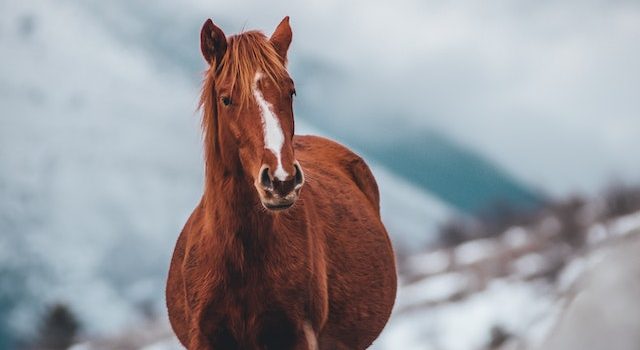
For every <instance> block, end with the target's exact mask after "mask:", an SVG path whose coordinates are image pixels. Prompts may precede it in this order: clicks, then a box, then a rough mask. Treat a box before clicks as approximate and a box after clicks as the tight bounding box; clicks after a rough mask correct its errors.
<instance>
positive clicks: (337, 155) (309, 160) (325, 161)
mask: <svg viewBox="0 0 640 350" xmlns="http://www.w3.org/2000/svg"><path fill="white" fill-rule="evenodd" d="M294 148H295V150H296V158H297V159H298V160H299V161H300V163H301V164H302V167H303V169H304V168H305V167H306V165H310V166H311V167H312V168H313V166H314V165H316V166H322V167H323V168H325V169H327V168H328V169H329V170H331V169H335V170H338V171H342V172H344V173H345V175H347V176H348V177H349V178H351V179H352V180H353V182H354V183H355V184H356V186H358V188H359V189H360V190H361V191H362V192H363V193H364V194H365V195H366V196H367V198H368V199H369V201H370V202H371V204H372V205H373V206H374V208H375V209H376V211H378V212H379V210H380V194H379V192H378V184H377V183H376V180H375V178H374V177H373V174H372V173H371V170H370V169H369V166H368V165H367V163H366V162H365V161H364V159H362V157H360V156H359V155H357V154H356V153H354V152H353V151H351V150H350V149H349V148H347V147H345V146H343V145H341V144H339V143H338V142H336V141H333V140H330V139H327V138H324V137H320V136H313V135H304V136H298V135H296V136H295V137H294ZM311 170H312V169H311Z"/></svg>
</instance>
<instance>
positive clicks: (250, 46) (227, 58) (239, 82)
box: [199, 31, 287, 166]
mask: <svg viewBox="0 0 640 350" xmlns="http://www.w3.org/2000/svg"><path fill="white" fill-rule="evenodd" d="M210 63H211V66H210V67H209V69H208V70H207V71H206V73H205V79H204V85H203V88H202V95H201V97H200V105H199V108H200V109H202V110H203V116H202V129H203V133H204V139H205V141H204V144H205V158H206V159H205V162H206V164H207V166H209V163H210V161H213V159H211V154H210V152H213V153H214V154H215V153H216V152H218V147H219V144H218V140H217V139H218V136H219V135H218V134H217V133H218V125H217V124H218V121H217V110H216V106H217V99H218V96H217V94H216V81H223V80H224V81H230V82H231V86H230V89H231V91H235V90H237V91H238V92H239V94H238V97H239V101H233V103H234V104H235V103H237V104H239V105H242V104H244V103H248V102H249V101H250V98H251V96H252V91H251V86H252V84H253V79H254V77H255V74H256V72H258V71H260V72H261V73H262V74H264V76H265V77H266V78H268V79H270V80H272V81H273V82H274V85H275V86H276V87H277V86H278V83H277V81H278V80H280V79H282V78H284V77H286V76H287V69H286V67H285V64H286V62H284V61H283V59H282V58H281V57H280V55H278V53H277V52H276V50H275V49H274V48H273V45H272V44H271V43H270V42H269V39H268V38H267V37H266V36H265V35H264V34H263V33H262V32H259V31H248V32H244V33H240V34H238V35H234V36H230V37H228V38H227V49H226V51H225V54H224V56H223V57H222V59H221V61H220V62H215V58H214V62H210Z"/></svg>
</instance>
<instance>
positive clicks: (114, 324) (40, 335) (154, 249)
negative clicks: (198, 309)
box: [0, 0, 640, 350]
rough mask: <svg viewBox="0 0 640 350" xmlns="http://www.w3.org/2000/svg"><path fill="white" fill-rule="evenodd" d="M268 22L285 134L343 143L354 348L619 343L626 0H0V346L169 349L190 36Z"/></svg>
mask: <svg viewBox="0 0 640 350" xmlns="http://www.w3.org/2000/svg"><path fill="white" fill-rule="evenodd" d="M285 15H290V16H291V24H292V27H293V32H294V40H293V44H292V47H291V49H290V51H289V57H290V63H289V69H290V73H291V75H292V77H293V78H294V80H295V82H296V89H297V98H296V101H295V112H296V121H297V123H296V126H297V127H298V129H297V132H298V133H300V134H305V133H313V134H320V135H324V136H328V137H331V138H334V139H336V140H338V141H340V142H341V143H344V144H346V145H348V146H350V147H352V148H353V149H355V150H356V151H357V152H359V153H360V154H362V155H363V156H364V157H365V159H366V160H367V161H368V162H369V164H370V165H371V167H372V168H373V171H374V173H375V175H376V177H377V179H378V182H379V186H380V190H381V195H382V215H383V220H384V222H385V224H386V225H387V228H388V231H389V232H390V234H391V236H392V240H393V242H394V244H395V248H396V252H397V259H398V264H399V270H400V271H399V272H400V290H399V294H398V300H397V303H396V308H395V311H394V314H393V316H392V319H391V321H390V323H389V324H388V326H387V328H386V329H385V331H384V332H383V334H382V335H381V337H380V338H379V339H378V340H377V341H376V343H374V346H373V348H374V349H539V348H540V349H603V348H606V349H636V350H637V349H638V348H640V255H639V254H638V252H639V251H640V231H639V228H640V187H638V185H640V161H639V160H640V156H639V154H638V150H640V3H639V2H637V1H634V0H629V1H625V0H616V1H604V0H562V1H534V2H532V1H522V0H516V1H502V0H500V1H493V2H486V1H479V0H463V1H455V2H451V1H444V0H428V1H418V0H397V1H393V2H392V1H355V2H343V1H335V0H332V1H327V0H323V1H319V0H315V1H305V2H302V1H279V2H260V1H251V2H238V1H218V0H207V1H196V0H186V1H180V2H176V1H169V0H158V1H154V2H148V1H141V0H113V1H99V0H85V1H68V0H56V1H53V0H20V1H18V0H14V1H10V0H0V59H1V64H0V349H64V348H68V347H70V346H72V347H73V348H74V349H76V350H88V349H146V350H162V349H179V346H178V344H177V342H176V341H175V339H174V338H173V336H172V333H171V331H170V330H169V328H168V323H167V322H168V321H167V317H166V311H165V307H164V282H165V278H166V273H167V269H168V263H169V259H170V256H171V253H172V250H173V245H174V243H175V240H176V238H177V235H178V233H179V231H180V230H181V228H182V225H183V223H184V222H185V221H186V218H187V217H188V215H189V214H190V212H191V210H192V209H193V208H194V206H195V205H196V203H197V202H198V200H199V197H200V195H201V192H202V177H203V173H202V146H201V132H200V128H199V123H200V115H199V113H198V112H197V111H196V108H197V101H198V97H199V90H200V83H201V79H202V72H203V71H204V69H205V64H204V61H203V59H202V58H201V56H200V50H199V31H200V27H201V25H202V23H203V22H204V20H205V19H206V18H212V19H213V20H214V22H216V23H217V24H218V26H220V27H221V28H222V29H223V30H224V31H225V33H226V34H227V35H231V34H234V33H238V32H240V31H242V30H248V29H262V30H264V31H265V33H266V34H267V35H270V34H271V31H272V30H273V29H274V28H275V26H276V25H277V24H278V23H279V21H280V20H281V19H282V17H284V16H285Z"/></svg>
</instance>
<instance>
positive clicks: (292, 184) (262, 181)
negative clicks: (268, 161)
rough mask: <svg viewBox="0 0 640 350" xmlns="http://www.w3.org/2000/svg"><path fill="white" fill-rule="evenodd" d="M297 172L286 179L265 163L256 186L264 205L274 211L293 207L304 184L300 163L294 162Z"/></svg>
mask: <svg viewBox="0 0 640 350" xmlns="http://www.w3.org/2000/svg"><path fill="white" fill-rule="evenodd" d="M293 167H294V169H295V173H294V174H293V175H290V176H288V177H287V178H286V179H284V180H279V179H277V178H275V177H274V176H273V173H272V171H271V169H270V168H269V167H268V166H266V165H263V166H262V168H261V169H260V173H259V176H258V181H256V188H257V190H258V194H259V195H260V201H261V202H262V205H263V206H264V207H265V208H267V209H269V210H273V211H279V210H285V209H288V208H290V207H292V206H293V205H294V204H295V202H296V200H298V197H299V196H300V189H301V188H302V185H303V184H304V175H303V173H302V168H301V167H300V164H299V163H298V162H297V161H296V162H295V164H294V166H293Z"/></svg>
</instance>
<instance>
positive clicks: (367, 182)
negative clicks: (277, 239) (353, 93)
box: [294, 136, 397, 348]
mask: <svg viewBox="0 0 640 350" xmlns="http://www.w3.org/2000/svg"><path fill="white" fill-rule="evenodd" d="M294 146H295V149H296V158H297V159H298V161H299V162H300V163H301V165H302V168H303V170H304V172H305V177H306V179H307V181H306V184H305V189H303V191H302V194H301V199H302V200H303V201H304V202H305V206H307V205H309V204H308V203H307V202H311V203H312V205H309V206H310V207H312V209H310V210H313V211H315V215H317V217H319V218H320V219H319V220H318V226H319V227H318V230H320V231H321V232H318V234H321V235H324V236H325V242H326V247H327V249H326V250H325V251H326V254H327V258H328V259H327V261H328V268H327V272H328V275H329V276H328V284H329V317H328V321H327V324H326V326H325V329H324V330H323V331H322V334H321V335H320V345H321V348H335V346H336V344H342V345H343V346H346V347H347V348H364V347H367V346H369V345H370V343H371V342H372V341H373V340H374V339H375V338H376V337H377V336H378V334H379V333H380V331H382V328H383V327H384V325H385V324H386V322H387V319H388V317H389V315H390V313H391V309H392V307H393V302H394V300H395V294H396V283H397V282H396V272H395V261H394V256H393V250H392V248H391V243H390V241H389V237H388V235H387V232H386V230H385V228H384V226H383V224H382V222H381V219H380V209H379V192H378V186H377V184H376V181H375V179H374V177H373V175H372V173H371V171H370V170H369V167H368V166H367V165H366V163H365V162H364V161H363V160H362V158H360V157H359V156H358V155H356V154H355V153H353V152H351V151H350V150H349V149H347V148H346V147H344V146H342V145H340V144H338V143H336V142H333V141H330V140H327V139H325V138H321V137H316V136H297V137H296V138H295V140H294Z"/></svg>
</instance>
